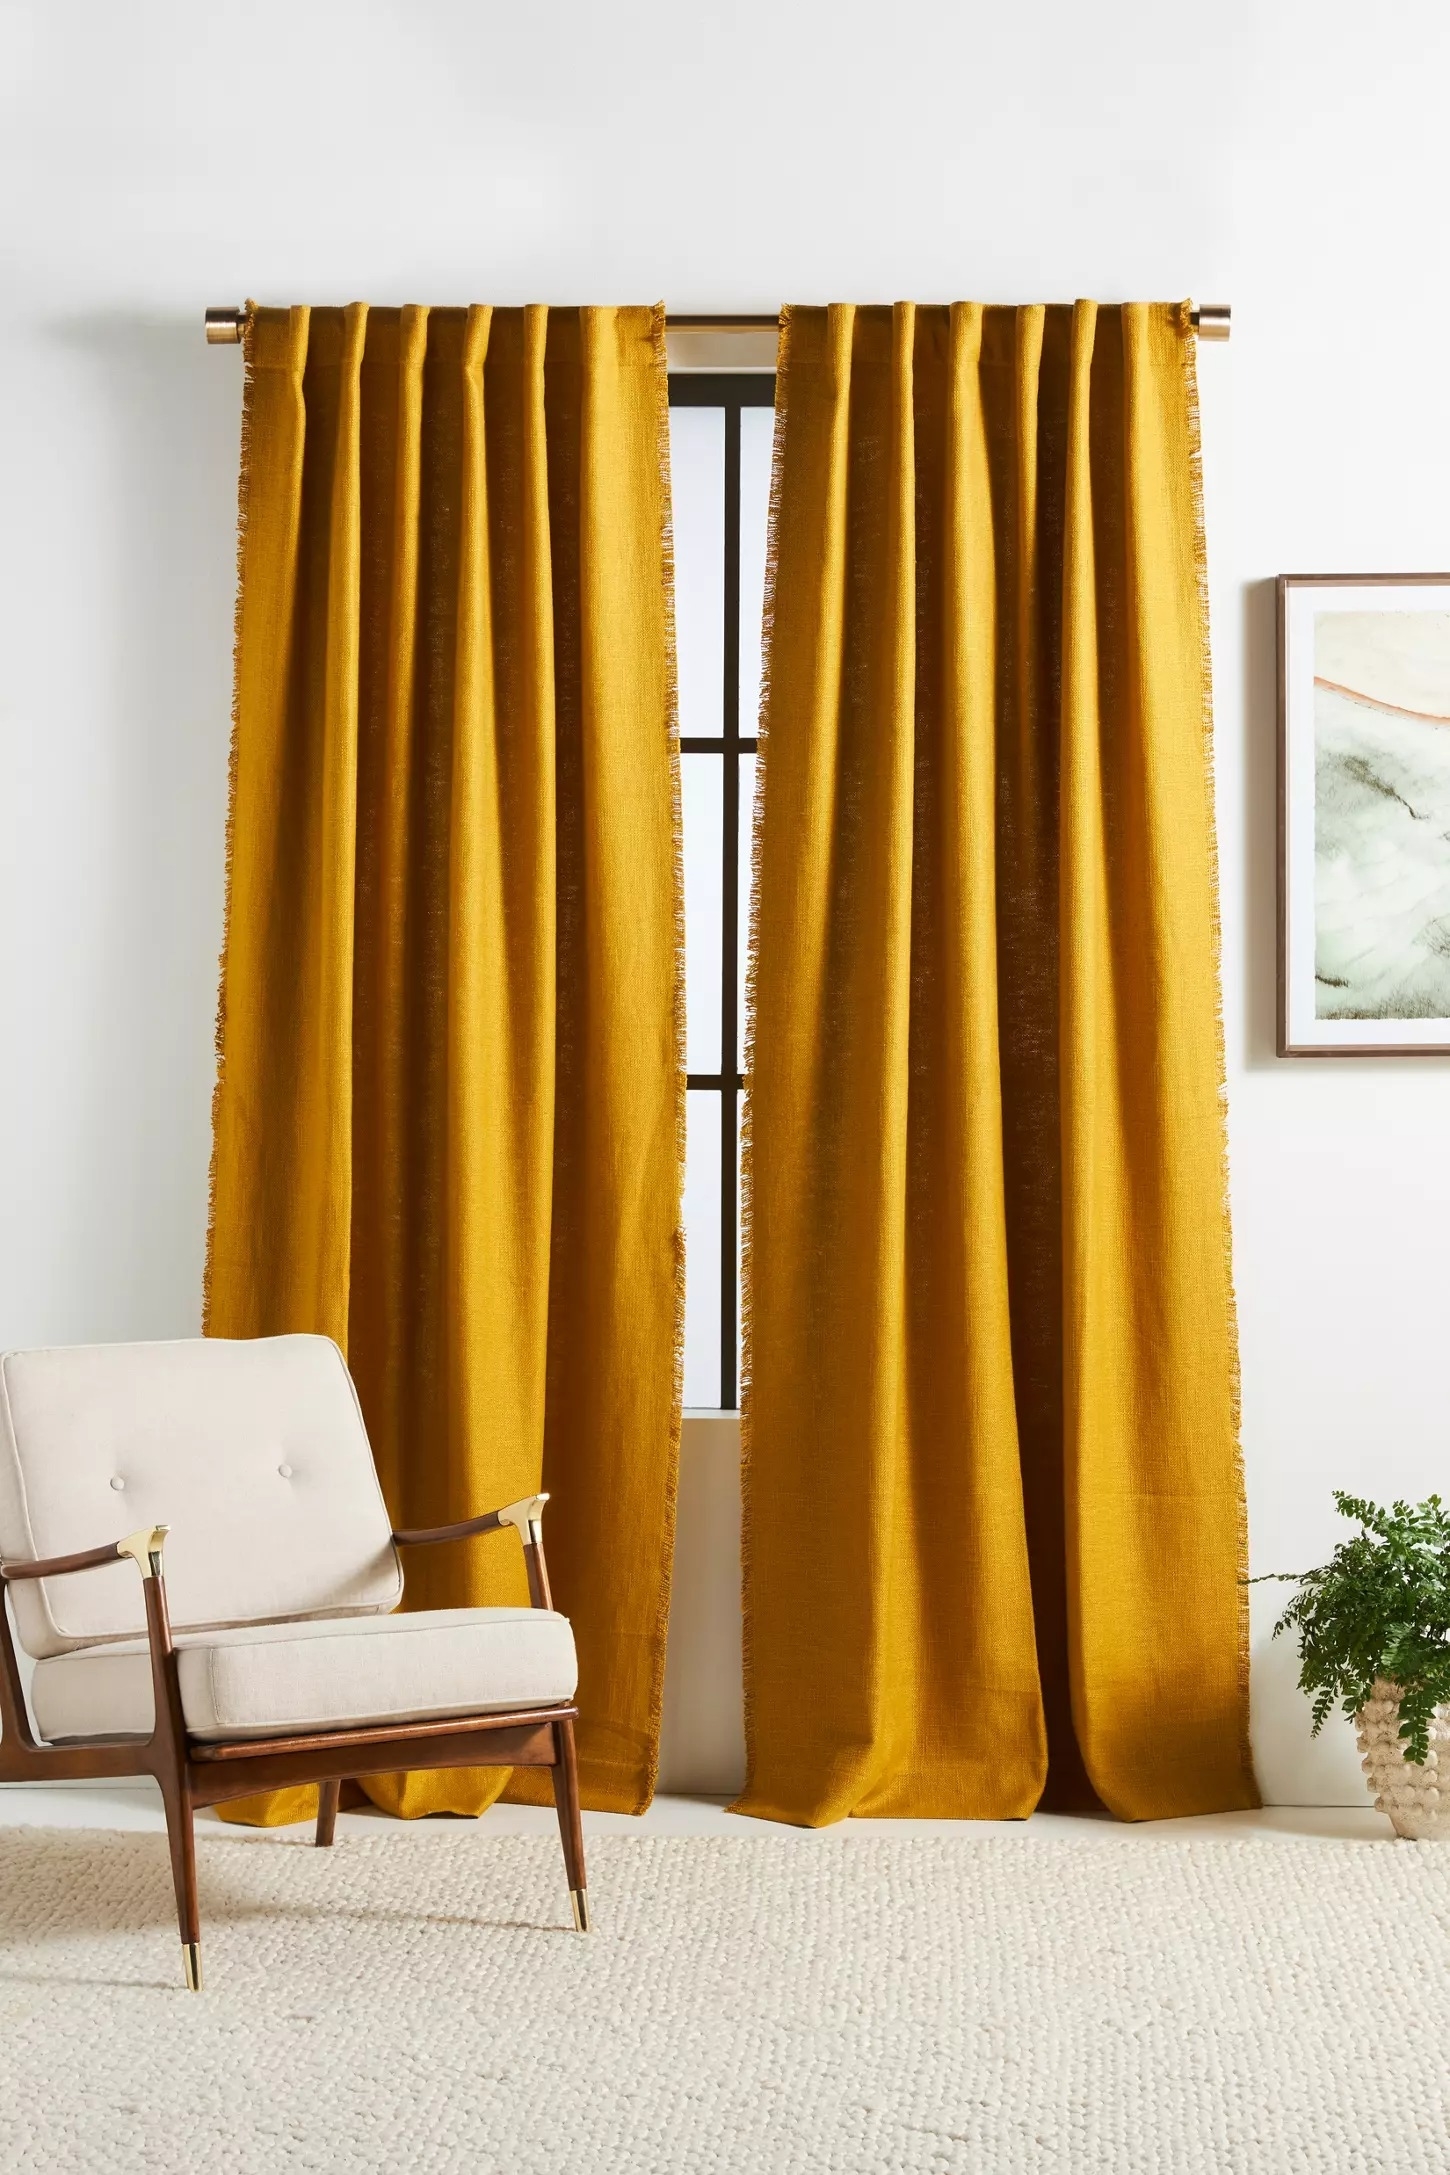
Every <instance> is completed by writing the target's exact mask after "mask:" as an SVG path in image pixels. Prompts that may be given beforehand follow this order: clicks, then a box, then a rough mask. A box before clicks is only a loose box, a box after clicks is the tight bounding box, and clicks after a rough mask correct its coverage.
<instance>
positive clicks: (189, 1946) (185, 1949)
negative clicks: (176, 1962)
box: [181, 1941, 201, 1994]
mask: <svg viewBox="0 0 1450 2175" xmlns="http://www.w3.org/2000/svg"><path fill="white" fill-rule="evenodd" d="M181 1961H182V1963H183V1965H184V1966H185V1969H186V1984H187V1987H188V1989H189V1991H190V1992H191V1993H193V1994H199V1993H200V1992H201V1943H200V1941H183V1942H182V1944H181Z"/></svg>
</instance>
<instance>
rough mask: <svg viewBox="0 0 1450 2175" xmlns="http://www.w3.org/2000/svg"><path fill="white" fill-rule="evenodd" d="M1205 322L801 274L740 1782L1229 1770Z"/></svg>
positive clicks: (955, 1792)
mask: <svg viewBox="0 0 1450 2175" xmlns="http://www.w3.org/2000/svg"><path fill="white" fill-rule="evenodd" d="M1193 372H1194V353H1193V339H1192V336H1191V331H1190V326H1189V319H1188V312H1187V308H1186V306H1179V305H1137V304H1134V305H1125V306H1123V307H1121V308H1099V307H1097V306H1095V305H1094V304H1092V303H1086V302H1084V303H1078V304H1076V305H1075V306H1073V307H1061V308H1058V307H1052V308H1040V307H1024V308H983V307H980V306H978V305H976V304H970V303H963V304H957V305H952V306H950V307H941V308H916V307H913V306H912V305H910V304H899V305H897V306H896V307H894V308H853V307H851V306H849V305H842V306H832V307H831V308H829V309H792V310H789V311H788V312H787V313H786V318H785V323H784V330H783V336H782V359H781V374H780V379H779V390H778V394H777V437H776V472H775V480H774V489H773V511H772V524H773V526H772V538H771V568H772V573H771V591H770V596H769V600H768V606H767V617H768V627H769V634H768V642H767V654H766V674H767V684H766V692H765V695H764V698H763V705H762V717H761V734H762V740H761V746H762V751H763V762H764V769H763V786H762V788H761V797H760V801H759V807H758V816H757V833H756V840H755V855H756V894H755V909H754V912H755V921H754V936H753V960H752V968H751V1024H750V1047H749V1055H748V1058H747V1073H748V1080H749V1087H748V1102H747V1112H746V1123H747V1137H748V1151H747V1153H748V1161H747V1187H748V1198H747V1249H746V1279H747V1308H748V1323H749V1329H748V1350H747V1376H748V1383H747V1388H746V1393H745V1413H746V1580H745V1592H746V1635H747V1655H748V1663H747V1685H746V1693H747V1737H748V1745H749V1779H748V1782H747V1786H746V1789H745V1792H744V1795H743V1797H742V1799H741V1804H740V1809H741V1810H743V1811H746V1812H750V1813H754V1814H757V1815H761V1816H764V1817H767V1818H771V1819H777V1820H788V1821H798V1822H806V1823H810V1824H819V1823H822V1822H827V1821H832V1820H836V1819H839V1818H841V1817H842V1816H843V1815H845V1814H850V1813H860V1814H874V1815H896V1816H926V1815H931V1816H957V1817H993V1818H1001V1817H1013V1816H1021V1815H1024V1814H1026V1813H1028V1812H1030V1811H1031V1810H1032V1808H1033V1807H1034V1806H1035V1805H1037V1804H1038V1803H1039V1802H1043V1801H1044V1799H1045V1801H1046V1802H1047V1803H1050V1804H1055V1805H1057V1806H1059V1807H1069V1808H1070V1807H1082V1806H1090V1805H1092V1804H1093V1803H1094V1802H1101V1804H1103V1805H1105V1806H1107V1807H1108V1808H1109V1809H1110V1810H1111V1811H1113V1812H1114V1813H1116V1814H1118V1815H1119V1816H1121V1817H1124V1818H1130V1819H1144V1818H1154V1817H1161V1816H1167V1815H1172V1814H1182V1813H1193V1812H1204V1811H1213V1810H1226V1809H1230V1808H1234V1807H1240V1806H1245V1805H1249V1804H1252V1803H1254V1802H1256V1800H1255V1795H1254V1783H1253V1776H1252V1770H1251V1767H1250V1763H1249V1756H1248V1750H1247V1728H1246V1713H1247V1696H1246V1695H1247V1686H1246V1653H1245V1646H1244V1618H1243V1598H1244V1597H1243V1590H1242V1586H1241V1584H1240V1573H1241V1555H1242V1515H1243V1499H1242V1484H1241V1476H1240V1470H1239V1461H1238V1443H1237V1428H1238V1412H1237V1364H1236V1345H1235V1326H1234V1314H1233V1295H1232V1286H1231V1277H1230V1258H1229V1232H1228V1220H1227V1206H1226V1190H1225V1163H1224V1117H1223V1108H1222V1100H1221V1096H1222V1078H1223V1069H1222V1053H1221V1034H1220V1027H1219V1020H1218V972H1217V965H1218V963H1217V910H1216V895H1215V870H1214V858H1213V816H1212V794H1211V779H1210V766H1209V748H1208V723H1209V684H1208V649H1207V617H1206V602H1205V596H1204V587H1203V567H1204V561H1203V548H1202V526H1201V505H1200V497H1199V491H1198V447H1197V412H1196V397H1195V385H1194V375H1193Z"/></svg>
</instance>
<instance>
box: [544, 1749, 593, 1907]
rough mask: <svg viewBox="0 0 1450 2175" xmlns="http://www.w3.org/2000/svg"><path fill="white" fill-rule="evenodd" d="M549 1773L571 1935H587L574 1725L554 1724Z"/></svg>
mask: <svg viewBox="0 0 1450 2175" xmlns="http://www.w3.org/2000/svg"><path fill="white" fill-rule="evenodd" d="M554 1750H555V1752H556V1754H557V1759H556V1761H555V1765H554V1768H553V1770H552V1773H553V1779H554V1809H555V1811H556V1812H557V1813H558V1815H559V1840H560V1841H561V1842H562V1844H563V1845H564V1870H565V1872H566V1873H567V1874H568V1876H569V1902H570V1904H571V1906H572V1908H573V1912H574V1931H575V1932H576V1933H587V1932H588V1931H589V1890H588V1888H587V1887H586V1885H585V1879H584V1824H583V1822H582V1820H581V1819H580V1817H579V1762H578V1760H577V1759H576V1758H575V1755H574V1724H573V1723H572V1722H556V1723H555V1724H554Z"/></svg>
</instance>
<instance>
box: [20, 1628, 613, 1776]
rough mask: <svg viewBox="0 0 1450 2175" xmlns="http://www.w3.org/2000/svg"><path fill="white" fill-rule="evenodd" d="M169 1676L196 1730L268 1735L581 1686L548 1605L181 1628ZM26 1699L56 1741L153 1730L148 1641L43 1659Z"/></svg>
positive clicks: (494, 1706) (522, 1703) (535, 1702)
mask: <svg viewBox="0 0 1450 2175" xmlns="http://www.w3.org/2000/svg"><path fill="white" fill-rule="evenodd" d="M176 1646H177V1653H178V1662H177V1674H178V1676H179V1678H180V1682H181V1704H182V1709H183V1712H184V1713H185V1716H186V1726H187V1728H188V1730H190V1731H191V1733H192V1734H193V1735H194V1736H197V1737H270V1736H275V1735H277V1734H279V1733H282V1732H291V1731H294V1730H295V1731H301V1730H325V1729H345V1728H349V1727H351V1726H353V1725H354V1724H358V1723H369V1722H421V1721H427V1720H429V1719H431V1718H433V1717H435V1716H440V1715H451V1714H496V1713H500V1712H503V1711H506V1710H507V1709H508V1708H510V1707H531V1706H548V1705H554V1704H556V1703H557V1702H558V1701H560V1700H566V1699H570V1698H572V1696H573V1693H574V1687H575V1684H576V1682H577V1667H576V1663H575V1658H574V1634H573V1632H572V1630H571V1629H570V1626H569V1619H568V1618H567V1617H566V1616H559V1615H556V1614H555V1613H553V1612H552V1611H550V1610H547V1609H434V1610H419V1611H418V1612H417V1613H416V1614H413V1615H406V1616H365V1617H348V1618H340V1619H333V1620H331V1621H328V1620H325V1619H324V1620H321V1621H318V1620H313V1621H311V1622H305V1623H289V1624H246V1625H243V1626H241V1627H239V1628H236V1629H231V1630H224V1631H207V1632H190V1633H188V1632H179V1633H178V1634H177V1638H176ZM30 1697H31V1704H32V1707H33V1709H34V1713H35V1723H36V1727H37V1729H38V1730H39V1732H40V1735H41V1736H42V1737H43V1738H44V1739H46V1741H47V1742H49V1743H51V1744H55V1743H58V1742H60V1741H62V1740H65V1739H68V1738H76V1737H108V1736H128V1735H130V1734H131V1733H132V1732H137V1733H144V1732H147V1731H149V1730H150V1728H151V1726H152V1712H153V1708H152V1697H151V1659H150V1654H149V1651H148V1649H147V1645H146V1641H145V1640H144V1639H127V1640H124V1641H121V1642H117V1643H112V1644H109V1645H105V1646H92V1647H85V1648H81V1649H80V1650H78V1651H76V1652H72V1653H69V1654H57V1655H53V1656H50V1657H49V1658H47V1659H45V1660H42V1661H39V1662H37V1663H36V1667H35V1677H34V1681H33V1683H32V1686H31V1694H30Z"/></svg>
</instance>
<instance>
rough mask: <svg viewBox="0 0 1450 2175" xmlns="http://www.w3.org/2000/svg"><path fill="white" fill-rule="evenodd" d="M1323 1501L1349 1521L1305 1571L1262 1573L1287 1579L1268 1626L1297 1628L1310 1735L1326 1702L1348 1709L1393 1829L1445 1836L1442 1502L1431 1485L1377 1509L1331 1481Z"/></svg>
mask: <svg viewBox="0 0 1450 2175" xmlns="http://www.w3.org/2000/svg"><path fill="white" fill-rule="evenodd" d="M1334 1501H1335V1504H1336V1506H1337V1508H1338V1509H1339V1511H1340V1512H1341V1514H1342V1515H1343V1516H1344V1517H1346V1518H1353V1519H1355V1520H1356V1521H1357V1523H1358V1524H1359V1526H1360V1528H1361V1531H1360V1532H1359V1533H1357V1534H1356V1535H1355V1536H1354V1538H1353V1540H1348V1541H1341V1542H1340V1544H1339V1546H1338V1547H1337V1548H1336V1549H1335V1551H1334V1554H1333V1555H1332V1556H1331V1557H1330V1559H1329V1561H1328V1563H1322V1564H1320V1566H1319V1568H1318V1569H1317V1570H1315V1571H1303V1572H1298V1573H1293V1574H1283V1573H1276V1574H1273V1575H1275V1576H1291V1577H1292V1578H1293V1580H1294V1583H1295V1584H1296V1585H1297V1586H1298V1588H1299V1591H1298V1593H1297V1594H1296V1595H1295V1597H1294V1599H1293V1600H1292V1601H1291V1602H1290V1604H1289V1606H1288V1608H1287V1609H1285V1611H1284V1613H1283V1615H1282V1616H1281V1617H1280V1618H1279V1621H1278V1623H1277V1624H1275V1626H1274V1637H1275V1638H1278V1636H1279V1634H1280V1633H1281V1632H1284V1631H1295V1632H1297V1633H1298V1635H1299V1657H1300V1662H1299V1684H1300V1688H1301V1689H1302V1690H1303V1691H1306V1692H1308V1693H1309V1694H1310V1696H1311V1697H1312V1699H1313V1701H1314V1734H1315V1736H1316V1737H1317V1736H1318V1734H1319V1732H1320V1730H1321V1729H1322V1728H1323V1727H1324V1724H1325V1722H1326V1721H1327V1719H1328V1717H1329V1715H1330V1713H1331V1712H1332V1710H1333V1708H1334V1707H1335V1706H1336V1705H1338V1706H1340V1707H1342V1708H1343V1710H1344V1712H1345V1713H1346V1714H1347V1715H1349V1716H1350V1718H1351V1719H1352V1720H1353V1721H1354V1723H1355V1725H1356V1728H1357V1731H1358V1736H1359V1749H1360V1752H1361V1754H1362V1764H1363V1767H1364V1772H1365V1775H1366V1776H1367V1778H1368V1780H1369V1787H1370V1792H1371V1795H1372V1796H1373V1798H1374V1801H1375V1809H1376V1810H1377V1811H1379V1812H1383V1813H1388V1815H1389V1818H1390V1822H1391V1824H1392V1826H1393V1828H1394V1831H1395V1833H1396V1835H1403V1836H1408V1837H1410V1838H1412V1839H1413V1840H1414V1841H1416V1842H1430V1841H1435V1842H1442V1841H1447V1840H1450V1513H1447V1512H1446V1510H1445V1509H1444V1507H1443V1505H1442V1504H1441V1501H1440V1498H1439V1496H1438V1495H1432V1496H1430V1497H1428V1499H1427V1500H1426V1501H1425V1502H1423V1503H1415V1504H1411V1503H1395V1504H1394V1505H1392V1507H1391V1508H1390V1509H1389V1510H1383V1509H1381V1507H1380V1506H1379V1505H1378V1504H1377V1503H1367V1502H1364V1501H1363V1500H1362V1499H1361V1498H1360V1497H1359V1496H1357V1495H1346V1494H1344V1492H1343V1491H1342V1490H1341V1489H1336V1490H1335V1495H1334ZM1442 1774H1443V1776H1444V1778H1445V1779H1444V1784H1443V1788H1442V1784H1441V1780H1440V1778H1441V1776H1442Z"/></svg>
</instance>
